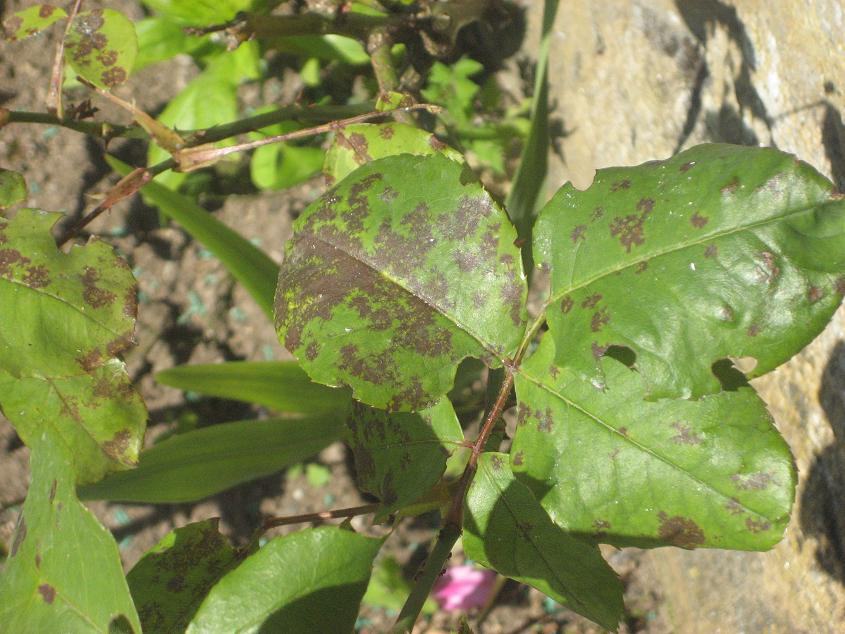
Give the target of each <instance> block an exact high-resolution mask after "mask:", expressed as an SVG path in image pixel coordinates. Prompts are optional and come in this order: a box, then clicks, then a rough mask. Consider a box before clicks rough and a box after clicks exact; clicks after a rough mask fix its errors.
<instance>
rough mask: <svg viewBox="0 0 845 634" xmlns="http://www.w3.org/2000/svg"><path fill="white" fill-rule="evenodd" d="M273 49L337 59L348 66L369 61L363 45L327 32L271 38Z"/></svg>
mask: <svg viewBox="0 0 845 634" xmlns="http://www.w3.org/2000/svg"><path fill="white" fill-rule="evenodd" d="M271 42H272V47H273V49H274V50H276V51H279V52H284V53H291V54H293V55H299V56H302V57H316V58H318V59H321V60H327V61H338V62H343V63H344V64H349V65H350V66H363V65H365V64H369V63H370V56H369V55H367V51H366V49H364V47H363V45H362V44H361V43H360V42H359V41H358V40H355V39H352V38H351V37H346V36H343V35H336V34H334V33H329V34H327V35H289V36H285V37H277V38H272V40H271Z"/></svg>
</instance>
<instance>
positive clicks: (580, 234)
mask: <svg viewBox="0 0 845 634" xmlns="http://www.w3.org/2000/svg"><path fill="white" fill-rule="evenodd" d="M586 231H587V225H578V226H577V227H575V228H574V229H573V230H572V233H571V234H570V235H569V238H570V239H571V240H572V242H573V243H575V242H578V240H583V239H584V233H585V232H586Z"/></svg>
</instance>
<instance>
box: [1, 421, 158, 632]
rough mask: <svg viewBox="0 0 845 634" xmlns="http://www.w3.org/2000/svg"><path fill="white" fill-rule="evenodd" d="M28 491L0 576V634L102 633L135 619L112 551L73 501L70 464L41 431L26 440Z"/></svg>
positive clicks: (59, 447)
mask: <svg viewBox="0 0 845 634" xmlns="http://www.w3.org/2000/svg"><path fill="white" fill-rule="evenodd" d="M30 447H31V449H32V454H31V456H32V458H31V464H32V483H31V484H30V487H29V494H28V495H27V498H26V502H25V503H24V506H23V510H22V511H21V515H20V517H19V518H18V525H17V529H16V531H15V538H14V541H13V543H12V548H11V552H10V555H9V558H8V559H7V560H6V562H5V564H4V567H3V574H2V575H0V596H2V597H3V600H2V601H0V623H2V624H3V625H2V629H3V631H4V632H67V633H76V632H79V633H83V632H84V633H86V634H87V633H89V632H92V631H96V632H107V631H109V624H110V623H111V622H112V621H113V620H115V619H117V618H118V617H120V616H123V617H124V618H125V619H127V620H128V622H129V624H131V626H132V627H133V628H134V630H135V631H136V632H140V631H141V626H140V623H139V621H138V615H137V614H136V612H135V607H134V606H133V604H132V599H131V597H130V595H129V588H128V587H127V585H126V580H125V579H124V577H123V569H122V567H121V564H120V554H119V553H118V550H117V544H115V542H114V539H112V536H111V535H110V534H109V532H108V531H107V530H106V529H105V528H103V527H102V526H100V524H99V522H97V520H96V519H95V518H94V516H93V515H92V514H91V513H90V511H88V509H86V508H85V507H84V506H83V505H82V504H80V503H79V501H78V500H77V499H76V494H75V491H74V480H75V479H76V473H75V472H74V468H73V463H74V460H73V456H72V455H71V450H70V448H69V447H68V446H66V445H64V444H63V443H62V442H61V441H56V440H55V439H54V438H53V437H52V435H51V434H50V433H49V432H48V431H47V430H43V431H42V432H41V433H40V434H39V435H38V436H37V437H36V438H30Z"/></svg>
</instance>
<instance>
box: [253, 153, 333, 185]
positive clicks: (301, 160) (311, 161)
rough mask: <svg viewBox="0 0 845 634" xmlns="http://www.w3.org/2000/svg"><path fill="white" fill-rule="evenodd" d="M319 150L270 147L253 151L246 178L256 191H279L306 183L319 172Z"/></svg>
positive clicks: (321, 161) (320, 157)
mask: <svg viewBox="0 0 845 634" xmlns="http://www.w3.org/2000/svg"><path fill="white" fill-rule="evenodd" d="M324 154H325V152H324V151H323V149H322V148H318V147H308V146H298V145H291V144H290V143H273V144H272V145H264V146H261V147H260V148H258V149H257V150H255V152H254V153H253V155H252V159H251V160H250V163H249V175H250V177H251V178H252V182H253V184H254V185H255V186H256V187H258V188H259V189H264V190H267V189H269V190H281V189H287V188H288V187H293V186H294V185H298V184H299V183H301V182H303V181H305V180H308V179H309V178H311V177H312V176H313V175H314V174H316V173H318V172H319V171H320V167H321V166H322V165H323V156H324Z"/></svg>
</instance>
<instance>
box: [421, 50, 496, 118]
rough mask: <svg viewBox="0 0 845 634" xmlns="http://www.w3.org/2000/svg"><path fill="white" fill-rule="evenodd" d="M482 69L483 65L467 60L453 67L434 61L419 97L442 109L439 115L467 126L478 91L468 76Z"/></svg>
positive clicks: (465, 58)
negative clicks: (442, 107)
mask: <svg viewBox="0 0 845 634" xmlns="http://www.w3.org/2000/svg"><path fill="white" fill-rule="evenodd" d="M483 70H484V65H483V64H481V63H480V62H477V61H476V60H474V59H471V58H469V57H462V58H461V59H459V60H458V61H457V62H455V63H454V64H452V65H446V64H444V63H442V62H434V65H433V66H432V67H431V71H430V72H429V75H428V86H427V87H426V88H424V89H423V90H422V96H423V97H424V98H425V100H426V101H428V102H430V103H437V104H440V105H442V106H444V108H445V109H444V111H443V113H442V114H441V116H442V117H443V118H444V119H445V120H447V121H449V122H450V123H455V124H458V125H461V124H466V123H469V120H470V118H471V117H470V114H471V113H472V111H473V100H474V99H475V96H476V95H477V94H478V91H479V90H481V86H479V85H478V84H477V83H475V82H474V81H473V80H471V79H470V77H472V76H473V75H477V74H478V73H480V72H481V71H483Z"/></svg>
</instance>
